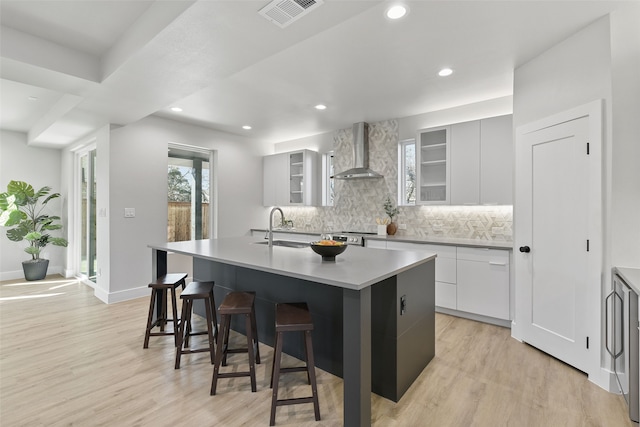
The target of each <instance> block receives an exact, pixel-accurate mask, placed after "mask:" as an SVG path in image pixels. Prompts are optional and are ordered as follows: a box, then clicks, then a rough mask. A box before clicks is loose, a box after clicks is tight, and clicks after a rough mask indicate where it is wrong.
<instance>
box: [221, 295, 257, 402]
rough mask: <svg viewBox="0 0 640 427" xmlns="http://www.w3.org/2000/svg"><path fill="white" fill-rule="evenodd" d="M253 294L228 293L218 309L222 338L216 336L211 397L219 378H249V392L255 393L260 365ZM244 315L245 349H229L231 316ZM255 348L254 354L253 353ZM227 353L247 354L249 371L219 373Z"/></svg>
mask: <svg viewBox="0 0 640 427" xmlns="http://www.w3.org/2000/svg"><path fill="white" fill-rule="evenodd" d="M255 299H256V294H255V292H230V293H228V294H227V296H225V297H224V300H223V301H222V304H220V307H218V312H219V313H220V330H221V333H222V336H221V337H220V336H218V343H217V348H216V361H215V364H214V366H213V380H212V381H211V395H212V396H213V395H215V394H216V387H217V386H218V379H219V378H233V377H247V376H248V377H250V378H251V391H252V392H255V391H256V367H255V364H256V363H258V364H259V363H260V346H259V345H258V328H257V327H256V309H255ZM238 314H241V315H244V318H245V325H246V327H245V328H246V334H247V347H246V348H229V329H230V326H231V316H233V315H238ZM254 346H255V352H254ZM228 353H248V355H249V371H246V372H220V364H222V366H226V365H227V354H228Z"/></svg>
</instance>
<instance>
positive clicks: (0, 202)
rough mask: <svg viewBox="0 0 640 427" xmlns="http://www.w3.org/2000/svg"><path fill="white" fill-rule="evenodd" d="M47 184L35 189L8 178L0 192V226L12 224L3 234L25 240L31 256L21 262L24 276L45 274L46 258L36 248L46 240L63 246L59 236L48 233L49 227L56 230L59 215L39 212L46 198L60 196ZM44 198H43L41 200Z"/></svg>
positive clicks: (10, 237)
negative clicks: (5, 187)
mask: <svg viewBox="0 0 640 427" xmlns="http://www.w3.org/2000/svg"><path fill="white" fill-rule="evenodd" d="M50 192H51V187H42V188H41V189H40V190H38V191H37V192H36V191H35V190H34V188H33V187H32V186H31V184H27V183H26V182H24V181H11V182H9V184H8V185H7V191H6V192H5V193H1V194H0V226H3V227H12V228H10V229H9V230H7V237H8V238H9V240H11V241H13V242H20V241H22V240H27V241H28V242H29V246H27V247H26V248H25V249H24V251H25V252H26V253H28V254H29V255H31V259H30V260H28V261H23V262H22V268H23V270H24V278H25V279H26V280H41V279H44V278H45V276H46V275H47V269H48V268H49V260H48V259H44V258H40V251H41V250H42V249H43V248H44V247H45V246H47V245H48V244H49V243H51V244H52V245H56V246H65V247H66V246H67V244H68V243H67V240H66V239H63V238H62V237H52V236H51V235H50V234H49V231H53V230H59V229H61V228H62V225H60V224H58V223H57V221H60V217H59V216H50V215H46V214H44V213H43V211H44V208H45V206H46V205H47V203H49V201H50V200H53V199H57V198H58V197H60V193H52V194H49V193H50ZM42 198H44V200H41V199H42Z"/></svg>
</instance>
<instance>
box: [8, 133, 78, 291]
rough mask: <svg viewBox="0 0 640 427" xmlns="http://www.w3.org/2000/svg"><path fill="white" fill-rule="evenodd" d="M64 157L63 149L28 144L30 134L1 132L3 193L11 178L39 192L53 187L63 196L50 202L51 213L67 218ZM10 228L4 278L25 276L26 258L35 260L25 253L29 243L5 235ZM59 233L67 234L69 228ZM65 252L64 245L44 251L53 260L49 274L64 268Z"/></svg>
mask: <svg viewBox="0 0 640 427" xmlns="http://www.w3.org/2000/svg"><path fill="white" fill-rule="evenodd" d="M60 156H61V154H60V150H55V149H47V148H37V147H30V146H28V145H27V135H26V134H23V133H18V132H9V131H4V130H2V131H0V192H5V191H7V184H8V183H9V181H11V180H14V181H26V182H28V183H29V184H31V185H32V186H33V187H34V188H35V189H36V191H37V190H39V189H40V188H41V187H44V186H49V187H51V189H52V192H58V193H60V194H61V195H62V197H60V198H58V199H55V200H52V201H51V202H50V203H48V204H47V212H48V213H49V214H51V215H58V216H60V217H64V215H62V214H61V212H62V206H63V204H65V203H66V200H67V197H68V194H67V193H66V192H63V191H62V189H61V186H60ZM6 230H7V229H6V228H4V227H2V228H1V230H0V233H1V234H2V236H0V254H1V255H0V280H11V279H20V278H22V277H24V275H23V272H22V261H26V260H28V259H31V256H30V255H28V254H27V253H25V252H24V248H25V247H26V246H27V244H26V242H25V241H22V242H12V241H10V240H9V239H7V237H6V235H5V233H6ZM57 235H58V236H63V237H66V235H67V229H66V228H65V229H63V230H61V233H59V234H57ZM64 254H65V249H64V248H61V247H58V246H53V245H48V246H47V247H46V248H45V249H44V250H43V251H42V253H41V257H42V258H47V259H49V270H48V272H49V274H55V273H61V272H62V271H63V264H64Z"/></svg>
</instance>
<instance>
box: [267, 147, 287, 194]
mask: <svg viewBox="0 0 640 427" xmlns="http://www.w3.org/2000/svg"><path fill="white" fill-rule="evenodd" d="M287 158H288V157H287V155H286V154H274V155H273V156H265V157H263V158H262V168H263V178H262V199H263V204H264V206H282V205H286V204H288V200H289V199H288V192H289V185H288V177H287V173H288V172H287Z"/></svg>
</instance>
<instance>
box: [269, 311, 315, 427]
mask: <svg viewBox="0 0 640 427" xmlns="http://www.w3.org/2000/svg"><path fill="white" fill-rule="evenodd" d="M312 330H313V321H312V320H311V313H310V312H309V307H308V306H307V303H304V302H299V303H287V304H282V303H280V304H276V342H275V351H274V354H273V362H272V368H271V385H270V387H271V388H273V393H272V395H271V420H270V422H269V425H270V426H273V425H275V424H276V407H278V406H284V405H297V404H300V403H313V410H314V412H315V416H316V421H320V405H319V404H318V388H317V384H316V368H315V363H314V361H313V346H312V344H311V331H312ZM285 332H302V333H303V334H304V340H305V341H304V342H305V346H304V352H305V356H306V366H300V367H291V368H281V367H280V360H281V358H282V339H283V338H284V337H283V334H284V333H285ZM303 371H306V372H307V381H308V382H309V384H310V385H311V396H309V397H298V398H293V399H278V381H279V379H280V373H286V372H303Z"/></svg>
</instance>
